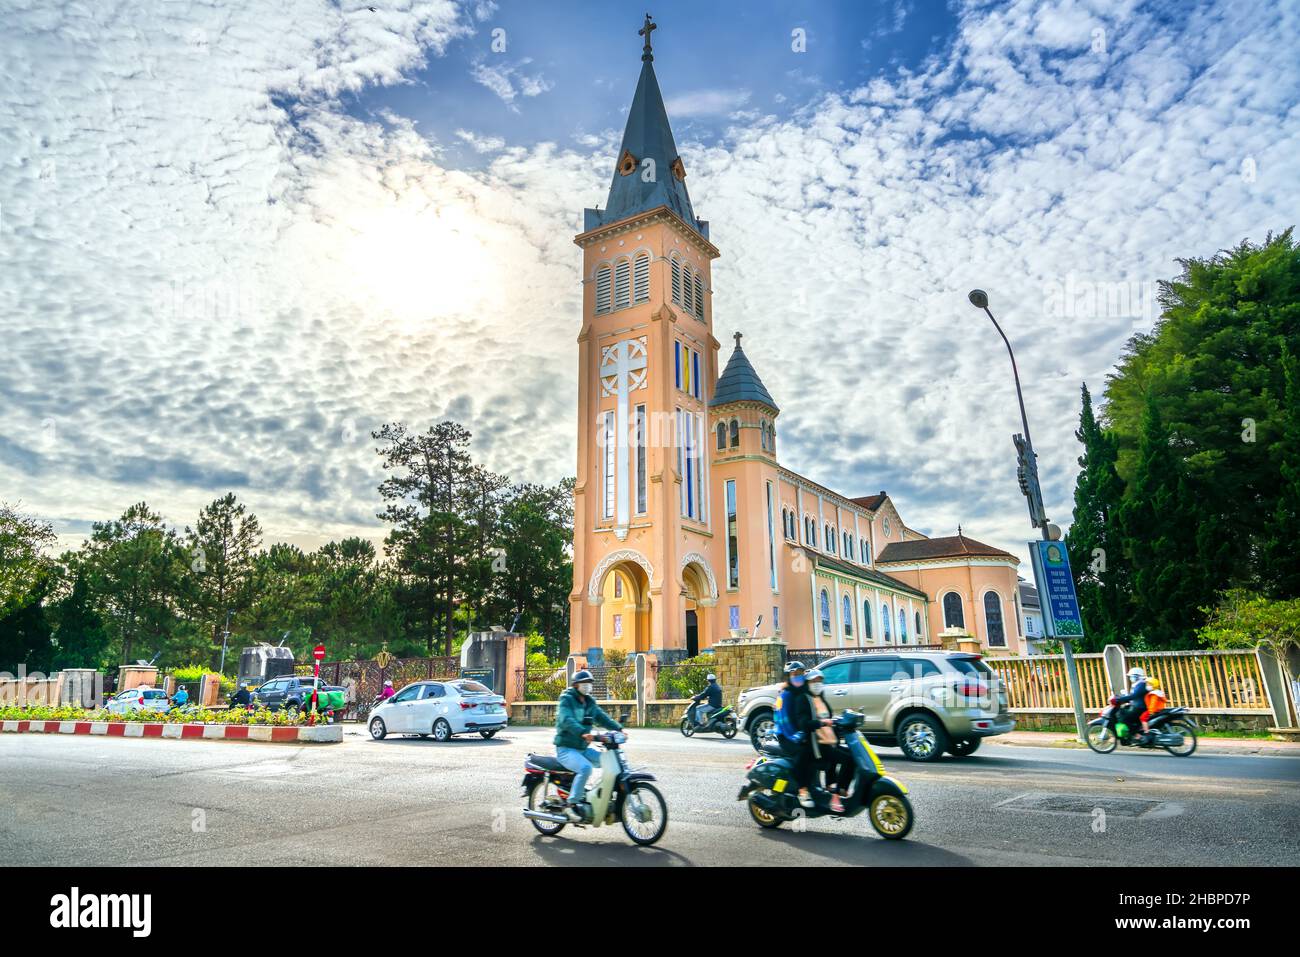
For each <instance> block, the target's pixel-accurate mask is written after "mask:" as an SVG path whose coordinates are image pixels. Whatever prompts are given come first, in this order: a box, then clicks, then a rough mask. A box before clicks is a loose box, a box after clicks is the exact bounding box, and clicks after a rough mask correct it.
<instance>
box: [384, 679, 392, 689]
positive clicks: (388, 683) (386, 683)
mask: <svg viewBox="0 0 1300 957" xmlns="http://www.w3.org/2000/svg"><path fill="white" fill-rule="evenodd" d="M384 684H385V685H387V686H388V687H390V688H391V687H392V686H393V679H392V678H389V679H388V680H387V681H385V682H384Z"/></svg>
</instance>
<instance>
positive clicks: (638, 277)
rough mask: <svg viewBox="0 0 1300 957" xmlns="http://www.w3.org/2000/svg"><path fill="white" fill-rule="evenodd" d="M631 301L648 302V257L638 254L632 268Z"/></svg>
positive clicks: (645, 254)
mask: <svg viewBox="0 0 1300 957" xmlns="http://www.w3.org/2000/svg"><path fill="white" fill-rule="evenodd" d="M632 301H633V302H649V301H650V256H649V254H647V253H638V254H637V257H636V262H635V263H634V264H633V267H632Z"/></svg>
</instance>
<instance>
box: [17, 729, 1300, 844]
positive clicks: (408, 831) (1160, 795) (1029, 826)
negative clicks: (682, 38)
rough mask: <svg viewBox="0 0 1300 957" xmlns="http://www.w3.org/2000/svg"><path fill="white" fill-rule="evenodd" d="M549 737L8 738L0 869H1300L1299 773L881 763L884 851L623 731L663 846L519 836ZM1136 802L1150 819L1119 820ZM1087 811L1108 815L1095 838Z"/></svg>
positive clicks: (672, 741) (607, 833)
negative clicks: (898, 828) (795, 816)
mask: <svg viewBox="0 0 1300 957" xmlns="http://www.w3.org/2000/svg"><path fill="white" fill-rule="evenodd" d="M550 738H551V731H550V730H548V729H542V728H514V729H509V730H508V731H507V732H505V734H504V735H503V736H499V737H497V738H496V739H494V740H492V741H483V740H481V739H479V738H477V737H474V738H468V737H467V738H458V739H456V740H454V741H452V742H450V743H448V744H436V743H434V742H432V741H427V740H420V739H414V738H397V739H395V738H390V739H388V740H386V741H382V742H379V741H371V740H370V738H369V737H368V736H366V735H365V734H364V731H363V730H362V729H361V728H359V727H357V728H353V727H351V726H349V727H348V733H347V734H346V735H345V741H344V743H343V744H341V745H316V746H305V745H273V744H239V743H232V742H221V741H201V740H198V741H188V740H187V741H179V740H177V741H172V740H167V741H163V740H149V741H145V740H137V739H125V738H114V739H108V738H90V737H83V736H76V737H73V736H70V735H38V734H5V735H3V736H0V865H5V866H9V865H24V864H47V865H49V864H52V865H104V864H107V865H123V864H160V865H187V864H249V863H256V864H259V865H269V866H282V865H297V864H303V863H317V864H340V865H382V864H417V865H434V866H443V865H457V866H465V865H502V864H506V865H527V864H555V865H570V864H628V863H635V864H646V865H661V866H674V865H733V866H734V865H744V864H754V865H766V864H857V865H876V866H879V865H893V864H910V865H971V864H976V865H997V864H1029V865H1053V864H1098V865H1109V864H1117V863H1131V862H1132V861H1134V860H1135V859H1140V860H1143V861H1144V862H1145V863H1146V865H1147V866H1152V865H1159V864H1169V865H1228V864H1233V865H1259V864H1273V865H1280V864H1290V865H1293V864H1294V863H1295V862H1296V861H1297V860H1300V788H1298V787H1297V785H1298V784H1300V758H1293V757H1259V756H1237V755H1208V754H1207V755H1202V754H1198V755H1195V756H1193V757H1191V758H1186V759H1182V758H1174V757H1171V756H1169V755H1166V754H1159V753H1137V754H1112V755H1107V756H1100V755H1095V754H1093V753H1091V752H1089V751H1070V750H1062V749H1057V748H1034V747H1010V746H1000V745H997V744H996V743H991V744H985V745H984V747H983V748H981V749H980V751H979V752H978V753H977V754H975V755H973V756H972V757H970V758H966V759H964V760H959V759H953V758H945V759H944V760H942V761H940V762H938V763H937V764H934V765H917V764H914V763H911V762H908V761H905V760H903V758H902V757H901V755H900V754H899V752H898V751H897V750H894V749H888V748H885V749H880V750H879V753H880V756H881V757H882V759H883V760H884V762H885V765H886V767H887V768H888V770H889V773H890V774H892V775H893V776H895V777H897V778H899V779H901V780H902V781H904V782H905V783H906V784H907V785H908V787H909V788H910V789H911V797H912V802H913V805H914V807H915V809H916V827H915V829H914V830H913V832H912V835H911V837H910V838H908V839H907V840H905V841H895V842H887V841H883V840H881V839H880V838H878V837H877V836H876V835H875V834H874V832H873V831H872V830H871V827H870V825H869V824H868V822H867V820H866V818H865V816H859V817H857V818H853V819H849V820H843V821H839V820H833V819H828V818H822V819H819V820H816V821H812V822H808V823H807V824H806V825H805V829H804V830H803V831H801V832H796V831H792V830H791V829H789V828H788V827H783V828H781V829H780V830H777V831H762V830H760V829H759V828H758V827H757V826H755V825H754V824H753V823H752V822H751V820H750V818H749V815H748V813H747V812H746V810H745V808H744V806H743V805H742V804H740V803H739V802H737V801H736V800H734V798H735V793H736V790H737V788H738V786H739V784H740V782H741V780H742V779H743V777H744V766H745V764H746V763H747V762H748V761H749V760H750V758H751V757H752V755H753V752H752V750H751V749H750V747H749V744H748V742H747V741H745V740H744V739H743V738H738V739H737V740H735V741H730V742H728V741H723V740H722V739H721V738H718V737H717V736H713V735H709V736H703V737H698V738H695V739H692V740H686V739H684V738H682V737H681V735H680V734H678V733H677V732H675V731H665V730H633V731H632V733H631V741H630V742H629V744H628V746H627V747H628V754H629V757H630V758H631V760H632V763H633V764H634V765H636V766H644V767H646V768H647V769H648V770H650V771H652V772H654V773H655V774H657V775H658V777H659V783H660V785H661V788H662V790H663V792H664V795H665V797H666V799H667V801H668V807H669V826H668V832H667V834H666V835H665V837H664V839H663V840H662V841H661V842H660V844H659V845H658V846H657V847H655V848H649V849H646V848H637V847H635V846H634V845H633V844H632V843H631V842H630V841H629V840H627V838H626V837H625V836H624V834H623V832H622V830H621V829H619V828H599V829H581V830H578V829H574V828H572V827H570V828H566V829H565V831H564V832H563V833H562V834H561V835H560V836H559V837H557V838H543V837H541V836H540V835H538V834H537V833H536V832H535V831H534V830H533V828H532V826H531V825H530V824H529V823H528V822H527V821H526V820H525V819H524V818H523V817H522V815H521V814H520V808H521V806H522V801H521V799H520V798H519V796H518V792H519V787H518V786H519V782H520V779H521V778H522V765H523V758H524V756H525V754H527V753H528V752H529V751H539V752H544V753H552V748H551V746H550ZM1044 797H1047V798H1048V801H1047V803H1046V805H1044V804H1043V803H1041V799H1042V798H1044ZM1117 799H1119V800H1117ZM1132 799H1138V800H1143V801H1155V802H1158V803H1157V804H1156V805H1155V806H1154V807H1150V808H1148V809H1145V810H1143V811H1142V812H1141V813H1140V814H1138V815H1137V816H1133V814H1134V809H1133V807H1132V806H1130V805H1128V804H1126V803H1125V801H1126V800H1132ZM1045 807H1052V808H1056V809H1055V810H1048V809H1045ZM1096 807H1103V808H1109V811H1108V813H1107V815H1106V819H1105V827H1104V830H1098V829H1097V828H1096V824H1097V819H1096V817H1095V813H1094V810H1093V809H1094V808H1096Z"/></svg>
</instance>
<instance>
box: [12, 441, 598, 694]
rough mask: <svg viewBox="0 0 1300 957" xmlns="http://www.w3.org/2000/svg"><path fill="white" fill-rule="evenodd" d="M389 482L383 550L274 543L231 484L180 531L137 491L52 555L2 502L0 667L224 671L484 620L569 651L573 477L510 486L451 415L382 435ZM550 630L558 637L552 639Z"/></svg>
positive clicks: (33, 528)
mask: <svg viewBox="0 0 1300 957" xmlns="http://www.w3.org/2000/svg"><path fill="white" fill-rule="evenodd" d="M375 435H376V437H377V438H380V439H381V440H382V442H383V447H382V448H381V449H380V450H379V451H380V453H381V455H382V456H383V457H384V461H383V464H384V467H385V468H386V469H388V470H389V473H390V474H389V477H388V479H387V480H386V481H385V482H384V484H383V486H381V489H380V491H381V495H383V497H384V501H385V506H386V507H385V511H384V513H383V517H385V518H387V519H388V520H389V522H390V524H391V530H390V533H389V536H388V541H387V546H388V547H387V551H386V553H385V554H384V555H380V554H379V553H378V552H377V550H376V547H375V545H374V544H373V543H372V542H370V541H368V540H366V539H364V538H358V537H352V538H344V539H342V540H340V541H331V542H327V543H326V544H324V545H322V546H321V547H320V548H319V549H317V550H316V551H314V552H306V551H304V550H303V549H301V548H299V547H298V546H296V545H292V544H288V543H283V542H277V543H274V544H272V545H270V546H269V547H266V548H263V547H262V542H261V538H262V531H261V525H260V523H259V521H258V519H257V516H256V515H254V514H253V513H252V512H251V511H249V510H248V508H247V507H246V506H245V505H244V504H242V503H241V502H239V501H238V500H237V499H236V497H235V496H234V495H233V494H230V495H225V496H223V497H221V498H219V499H217V500H215V501H213V502H212V503H211V504H210V505H208V506H207V507H205V508H204V509H203V510H202V511H201V512H200V514H199V516H198V518H197V521H196V522H195V523H194V526H193V527H192V528H189V527H187V528H185V530H184V532H183V533H178V532H177V531H176V530H175V529H173V528H169V527H168V526H167V525H166V524H165V523H164V522H163V519H162V517H161V516H160V515H159V514H157V513H156V512H154V511H152V510H151V509H150V508H149V507H148V505H146V504H145V503H143V502H141V503H139V504H136V505H132V506H131V507H130V508H129V509H127V510H126V512H124V513H123V514H122V516H121V517H120V518H118V519H116V520H113V521H108V522H100V523H96V524H95V525H94V526H93V527H92V534H91V537H90V539H89V540H87V541H86V542H84V543H83V545H82V547H81V548H80V549H79V550H77V551H72V552H68V553H66V554H64V555H62V556H60V557H59V558H58V559H57V560H55V559H51V558H49V557H48V555H47V554H46V552H47V551H48V548H49V546H50V545H52V544H53V542H54V540H55V539H54V534H53V531H52V529H51V527H50V526H49V525H47V524H45V523H42V522H40V521H37V520H34V519H29V518H26V517H24V516H22V515H20V514H19V513H18V512H17V511H16V510H15V509H13V508H11V507H9V506H0V589H3V590H0V669H3V668H5V667H6V666H10V667H9V669H8V670H15V668H16V667H17V665H19V664H25V665H27V667H28V668H29V669H31V670H51V669H53V668H65V667H83V666H98V667H104V668H108V669H112V668H113V667H115V666H116V665H117V664H119V663H121V662H129V661H133V660H135V659H136V658H146V659H152V658H153V657H154V656H155V655H159V659H158V663H159V664H160V665H163V666H165V667H168V668H171V669H175V668H177V667H184V666H195V667H201V668H212V669H216V668H217V667H218V666H219V663H220V662H221V660H222V644H223V639H224V638H225V632H226V624H227V613H229V629H230V636H229V642H228V645H227V647H226V649H225V659H224V660H225V671H226V672H227V673H231V672H232V671H233V669H234V668H235V667H236V665H237V663H238V659H239V651H240V649H241V648H243V647H244V646H246V645H250V644H253V643H254V642H257V641H265V642H268V643H270V644H280V643H282V642H283V643H284V644H285V645H286V646H288V647H289V648H290V649H292V650H293V652H294V656H295V657H296V658H297V659H298V660H301V661H305V660H308V659H309V657H310V651H311V649H312V647H313V646H314V645H316V644H318V643H323V644H324V645H325V646H326V648H327V654H328V655H329V657H330V658H331V659H347V658H360V657H372V656H373V655H375V654H376V653H377V652H379V651H380V650H381V649H384V648H387V649H388V650H389V651H391V652H392V653H394V654H396V655H398V656H401V657H410V656H417V655H420V654H428V653H430V652H431V651H432V650H433V649H434V647H435V642H440V643H441V646H442V650H443V651H444V652H450V653H454V652H455V651H456V650H457V648H458V647H459V646H460V643H461V642H462V641H463V639H464V636H465V635H466V634H467V633H468V632H469V631H470V630H472V629H475V630H476V629H479V628H487V627H489V626H493V625H510V624H512V623H515V624H516V627H517V628H519V629H521V630H524V629H540V630H541V631H542V634H541V635H538V636H537V638H536V642H537V649H536V650H537V651H538V652H542V653H549V654H551V655H552V656H554V657H557V658H560V659H561V660H562V658H563V653H564V652H565V651H566V650H567V640H566V639H567V633H568V593H569V589H570V587H571V586H572V574H573V568H572V563H571V560H570V557H569V553H570V542H571V540H572V527H573V481H572V480H568V481H566V482H564V483H562V484H560V485H558V486H555V487H546V486H539V485H528V484H521V485H511V484H510V483H509V480H508V479H506V478H505V477H503V476H498V475H495V474H493V473H491V472H490V471H488V470H487V469H484V468H483V467H482V466H480V465H477V464H476V463H475V462H474V461H473V460H472V458H471V457H470V454H469V433H468V432H466V431H465V430H464V429H462V428H461V427H460V426H458V425H456V424H455V423H452V422H444V423H441V424H439V425H437V426H434V427H433V428H432V429H430V430H428V432H426V433H423V434H420V435H414V434H411V433H409V432H408V431H407V430H406V428H405V427H404V426H402V425H400V424H395V425H389V426H385V427H384V428H383V429H381V430H380V431H379V432H377V433H375ZM542 635H545V637H544V638H543V637H542Z"/></svg>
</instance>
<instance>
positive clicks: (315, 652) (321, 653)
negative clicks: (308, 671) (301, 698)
mask: <svg viewBox="0 0 1300 957" xmlns="http://www.w3.org/2000/svg"><path fill="white" fill-rule="evenodd" d="M311 656H312V657H313V658H315V659H316V664H315V665H314V666H313V670H312V676H313V677H314V678H315V679H316V680H315V681H314V682H313V683H312V688H311V710H312V712H313V713H314V712H315V711H316V696H317V695H319V694H320V663H321V661H322V659H324V657H325V646H324V645H317V646H316V647H315V648H313V649H312V650H311Z"/></svg>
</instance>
